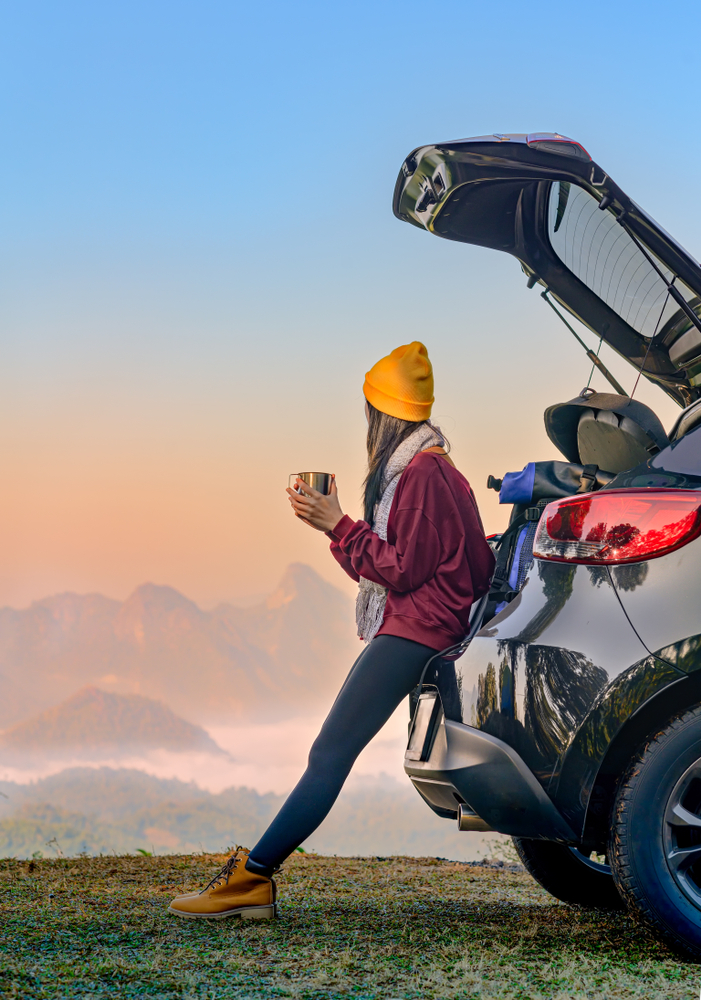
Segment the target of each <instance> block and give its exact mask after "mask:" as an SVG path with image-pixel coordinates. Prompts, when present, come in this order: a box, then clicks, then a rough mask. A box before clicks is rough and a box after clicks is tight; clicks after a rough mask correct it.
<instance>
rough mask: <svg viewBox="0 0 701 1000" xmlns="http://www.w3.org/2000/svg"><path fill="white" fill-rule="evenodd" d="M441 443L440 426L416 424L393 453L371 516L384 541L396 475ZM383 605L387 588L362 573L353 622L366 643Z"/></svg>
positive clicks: (380, 617)
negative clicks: (421, 454) (380, 494)
mask: <svg viewBox="0 0 701 1000" xmlns="http://www.w3.org/2000/svg"><path fill="white" fill-rule="evenodd" d="M444 444H445V442H444V440H443V435H442V434H441V431H440V427H434V426H433V425H432V424H430V423H425V424H421V425H420V426H419V427H417V428H416V430H415V431H414V433H413V434H410V435H409V437H408V438H406V439H405V440H404V441H402V443H401V444H400V445H399V447H398V448H397V449H396V450H395V451H393V452H392V455H391V456H390V459H389V461H388V462H387V468H386V469H385V474H384V476H383V477H382V496H381V497H380V499H379V500H378V502H377V503H376V504H375V509H374V511H373V516H372V530H373V531H374V532H375V534H376V535H379V537H380V538H381V539H382V540H383V541H385V542H386V541H387V522H388V520H389V511H390V507H391V506H392V500H393V499H394V494H395V493H396V491H397V486H398V485H399V477H400V476H401V474H402V473H403V472H404V470H405V469H406V467H407V465H408V464H409V462H411V460H412V458H414V456H415V455H418V454H419V452H420V451H426V449H427V448H435V447H436V446H439V447H443V445H444ZM386 604H387V587H383V586H382V585H381V584H379V583H374V582H373V581H372V580H366V579H365V577H362V576H361V578H360V587H359V589H358V597H357V599H356V602H355V621H356V624H357V626H358V635H359V636H360V638H361V639H364V640H365V642H371V641H372V640H373V639H374V638H375V636H376V635H377V633H378V631H379V630H380V626H381V625H382V622H383V620H384V616H385V605H386Z"/></svg>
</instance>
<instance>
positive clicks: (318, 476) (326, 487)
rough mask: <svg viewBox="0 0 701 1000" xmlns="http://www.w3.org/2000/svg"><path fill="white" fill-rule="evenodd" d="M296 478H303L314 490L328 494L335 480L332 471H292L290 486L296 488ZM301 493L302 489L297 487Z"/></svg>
mask: <svg viewBox="0 0 701 1000" xmlns="http://www.w3.org/2000/svg"><path fill="white" fill-rule="evenodd" d="M295 479H301V480H302V481H303V482H305V483H306V484H307V485H308V486H311V488H312V489H313V490H316V491H317V493H323V494H325V495H326V496H328V495H329V493H330V492H331V483H332V482H333V476H332V475H331V473H330V472H292V473H290V480H289V482H290V488H291V489H296V487H295ZM297 492H298V493H299V492H300V490H299V489H297Z"/></svg>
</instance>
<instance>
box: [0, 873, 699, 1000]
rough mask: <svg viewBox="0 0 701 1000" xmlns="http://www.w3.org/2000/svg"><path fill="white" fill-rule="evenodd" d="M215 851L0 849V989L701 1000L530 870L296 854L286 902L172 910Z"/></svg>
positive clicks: (687, 973)
mask: <svg viewBox="0 0 701 1000" xmlns="http://www.w3.org/2000/svg"><path fill="white" fill-rule="evenodd" d="M222 861H223V858H222V857H219V856H212V855H197V856H185V857H179V856H172V857H133V856H130V857H102V858H79V859H56V860H40V861H34V862H26V861H15V860H3V861H0V996H2V997H18V998H22V1000H24V998H42V1000H43V998H47V1000H48V998H51V1000H53V998H59V997H60V998H74V997H76V998H78V997H80V998H96V1000H97V998H100V1000H102V998H107V997H114V998H119V1000H130V998H137V997H138V998H142V997H163V998H171V997H173V998H175V997H183V998H185V997H188V998H190V997H191V998H221V1000H225V998H229V997H236V998H247V997H251V998H259V997H265V998H268V997H295V998H315V1000H316V998H319V1000H321V998H324V1000H336V998H341V997H343V998H355V1000H361V998H362V1000H370V998H373V1000H374V998H383V1000H391V998H392V1000H393V998H402V1000H408V998H412V1000H413V998H416V1000H419V998H420V1000H423V998H430V997H441V998H442V997H445V998H463V997H470V998H473V997H479V998H490V1000H491V998H494V1000H497V998H498V1000H507V998H509V1000H511V998H528V1000H580V998H592V1000H594V998H596V1000H601V998H606V1000H609V998H611V1000H613V998H616V1000H617V998H626V1000H628V998H641V1000H642V998H644V1000H658V998H659V1000H674V998H684V1000H695V998H697V997H698V996H699V987H700V985H701V969H700V968H699V966H696V965H693V964H691V963H688V962H684V961H683V960H681V959H679V958H678V957H676V956H674V955H672V954H671V953H670V952H669V951H667V949H666V948H665V947H664V946H663V945H661V944H659V943H658V942H656V941H655V940H654V939H653V938H652V937H651V936H650V935H649V934H648V933H647V932H646V931H645V930H643V929H642V928H640V927H639V926H637V925H636V924H635V923H634V922H633V921H632V920H631V919H630V918H629V917H627V916H625V915H623V914H606V913H602V912H596V911H586V910H578V909H575V908H572V907H568V906H564V905H562V904H560V903H558V902H557V901H555V900H553V899H552V898H551V897H550V896H548V895H547V894H546V893H545V892H544V891H542V890H541V889H540V887H539V886H537V885H536V884H535V883H534V882H533V881H532V879H531V878H530V877H529V876H528V875H526V874H525V873H523V872H517V871H510V870H504V869H502V870H499V869H492V868H475V867H470V866H468V865H464V864H457V863H451V862H445V861H436V860H433V859H430V858H428V859H427V858H418V859H417V858H389V859H386V860H382V859H372V858H362V859H352V858H328V857H320V856H316V855H309V854H296V855H294V856H293V857H292V858H291V859H290V861H289V862H288V863H287V865H286V867H285V871H284V872H283V873H282V874H281V875H280V877H279V885H280V902H281V918H280V919H279V920H277V921H271V922H262V921H261V922H257V921H250V922H245V923H241V922H239V921H238V920H235V919H232V920H226V921H217V922H214V923H204V922H202V923H200V922H199V921H190V920H180V919H178V918H176V917H173V916H170V915H169V914H168V913H167V912H166V907H167V904H168V901H169V899H170V898H171V897H172V896H174V895H177V894H178V892H180V891H183V890H192V889H196V888H200V887H201V886H202V885H203V884H204V882H205V881H206V880H208V879H209V878H210V877H211V875H212V874H213V873H214V871H215V870H216V869H217V867H218V866H219V865H220V864H221V863H222Z"/></svg>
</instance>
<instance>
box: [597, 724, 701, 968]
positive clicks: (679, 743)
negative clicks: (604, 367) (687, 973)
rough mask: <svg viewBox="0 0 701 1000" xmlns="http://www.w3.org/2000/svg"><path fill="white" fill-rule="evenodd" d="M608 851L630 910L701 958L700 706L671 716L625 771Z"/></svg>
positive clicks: (676, 945) (673, 943) (680, 948)
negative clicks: (672, 717) (673, 717)
mask: <svg viewBox="0 0 701 1000" xmlns="http://www.w3.org/2000/svg"><path fill="white" fill-rule="evenodd" d="M609 857H610V860H611V868H612V871H613V877H614V879H615V882H616V885H617V886H618V889H619V891H620V893H621V895H622V896H623V898H624V899H625V901H626V903H627V904H628V906H629V907H630V909H631V910H632V912H634V913H636V914H637V915H638V916H640V917H641V918H642V919H643V920H644V921H645V922H646V923H647V924H648V925H649V926H651V927H652V929H653V930H654V931H655V933H656V934H657V935H658V936H661V937H662V938H663V939H664V940H665V941H666V942H667V943H668V944H669V945H670V946H671V947H672V948H674V949H675V950H676V951H679V952H682V953H683V954H684V955H687V956H692V957H693V958H697V959H698V958H701V706H699V705H697V706H695V707H694V708H692V709H690V710H688V711H686V712H684V713H683V714H681V715H679V716H677V717H676V718H675V719H672V721H671V722H670V723H668V725H666V726H665V728H664V729H662V730H660V732H658V733H657V735H655V736H654V737H653V738H652V739H650V740H649V742H648V743H647V745H646V746H645V747H644V749H643V750H642V751H641V752H640V754H638V755H637V756H636V758H635V759H634V760H633V761H632V763H631V765H630V766H629V768H628V770H627V772H626V773H625V774H624V775H623V777H622V779H621V782H620V784H619V788H618V792H617V795H616V800H615V803H614V810H613V823H612V831H611V844H610V848H609Z"/></svg>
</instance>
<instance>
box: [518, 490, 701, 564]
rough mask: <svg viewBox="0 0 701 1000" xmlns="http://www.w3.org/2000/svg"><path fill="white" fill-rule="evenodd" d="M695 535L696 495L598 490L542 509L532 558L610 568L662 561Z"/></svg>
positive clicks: (699, 511) (700, 517) (700, 509)
mask: <svg viewBox="0 0 701 1000" xmlns="http://www.w3.org/2000/svg"><path fill="white" fill-rule="evenodd" d="M699 535H701V493H699V492H697V491H696V490H665V489H645V490H604V491H602V492H601V493H583V494H582V495H581V496H575V497H567V498H566V499H564V500H556V501H555V502H554V503H551V504H548V506H547V507H546V508H545V510H544V511H543V515H542V517H541V519H540V524H539V525H538V532H537V534H536V538H535V543H534V545H533V555H534V556H536V558H538V559H553V560H555V561H557V562H572V563H587V564H590V565H601V564H605V565H614V564H616V563H628V562H640V561H642V560H644V559H655V558H656V557H657V556H663V555H666V554H667V553H668V552H672V551H674V549H678V548H681V546H682V545H686V544H687V542H690V541H692V540H693V539H694V538H698V536H699Z"/></svg>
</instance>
